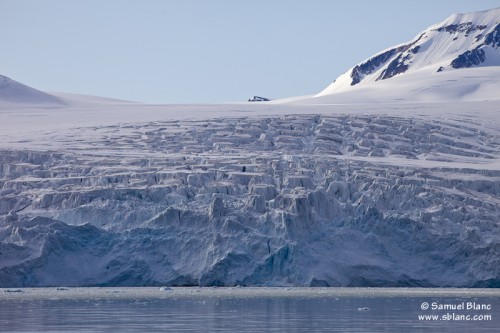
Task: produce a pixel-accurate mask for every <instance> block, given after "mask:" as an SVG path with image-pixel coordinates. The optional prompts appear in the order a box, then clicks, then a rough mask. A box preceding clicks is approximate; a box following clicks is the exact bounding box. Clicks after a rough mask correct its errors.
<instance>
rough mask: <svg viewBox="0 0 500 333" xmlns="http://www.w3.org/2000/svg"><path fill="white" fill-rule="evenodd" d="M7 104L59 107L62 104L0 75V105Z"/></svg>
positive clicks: (43, 93)
mask: <svg viewBox="0 0 500 333" xmlns="http://www.w3.org/2000/svg"><path fill="white" fill-rule="evenodd" d="M9 104H14V105H16V104H17V105H19V104H21V105H22V104H37V105H40V104H43V105H61V104H64V102H63V101H62V100H61V99H59V98H57V97H56V96H52V95H50V94H47V93H45V92H42V91H39V90H36V89H33V88H31V87H28V86H26V85H24V84H22V83H19V82H17V81H14V80H12V79H10V78H8V77H6V76H3V75H0V105H9Z"/></svg>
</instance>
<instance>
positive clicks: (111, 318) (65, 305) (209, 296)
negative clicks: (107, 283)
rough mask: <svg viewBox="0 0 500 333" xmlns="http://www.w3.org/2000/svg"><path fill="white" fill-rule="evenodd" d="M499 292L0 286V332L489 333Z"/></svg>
mask: <svg viewBox="0 0 500 333" xmlns="http://www.w3.org/2000/svg"><path fill="white" fill-rule="evenodd" d="M498 327H500V290H497V289H420V288H411V289H406V288H243V287H235V288H210V287H206V288H197V287H193V288H169V287H163V288H64V287H59V288H20V289H17V288H11V289H0V332H308V333H309V332H398V333H400V332H454V333H457V332H472V331H473V332H495V331H496V330H497V329H498Z"/></svg>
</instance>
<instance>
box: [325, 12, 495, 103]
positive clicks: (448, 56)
mask: <svg viewBox="0 0 500 333" xmlns="http://www.w3.org/2000/svg"><path fill="white" fill-rule="evenodd" d="M499 47H500V8H497V9H492V10H489V11H483V12H476V13H469V14H455V15H452V16H450V17H449V18H448V19H446V20H445V21H443V22H442V23H439V24H436V25H434V26H431V27H429V28H428V29H427V30H425V31H423V32H422V33H420V34H418V35H417V36H416V37H415V38H414V39H413V40H412V41H410V42H408V43H405V44H401V45H398V46H395V47H392V48H389V49H386V50H384V51H382V52H380V53H378V54H376V55H374V56H372V57H370V58H369V59H367V60H365V61H363V62H362V63H360V64H358V65H356V66H354V67H353V68H351V69H349V70H348V71H347V72H346V73H344V74H342V75H341V76H340V77H338V78H337V79H336V80H335V81H334V82H333V83H332V84H330V85H329V86H328V87H327V88H326V89H325V90H323V91H322V92H320V93H319V94H318V95H317V97H324V96H331V97H332V98H331V100H334V98H335V97H337V94H338V93H349V92H352V91H358V89H361V88H365V90H364V91H365V92H367V93H368V94H370V93H371V94H374V95H377V94H378V96H381V97H379V98H378V99H379V100H380V99H383V98H384V97H385V96H384V94H382V95H381V94H380V93H381V92H382V88H385V89H384V92H385V90H387V92H389V93H390V91H391V90H392V89H396V90H397V92H398V94H399V95H400V98H402V99H407V100H408V99H412V98H414V97H417V99H418V95H419V91H418V90H416V89H419V88H421V89H425V88H427V89H431V88H432V87H433V86H435V85H436V84H435V83H434V82H439V84H440V86H442V85H443V83H446V82H449V80H457V81H459V82H458V83H456V84H453V85H454V86H456V85H458V84H460V85H461V86H463V88H459V91H462V92H464V95H465V96H466V99H468V100H470V99H471V98H473V97H471V95H470V94H469V93H470V90H477V91H478V95H480V96H478V98H479V99H498V98H499V97H498V94H497V93H495V92H493V91H492V90H489V91H488V89H485V90H484V91H483V90H482V89H481V88H482V87H481V86H480V85H479V86H478V85H477V83H476V82H473V83H472V84H471V83H470V82H468V81H469V80H468V78H469V77H472V78H475V77H477V76H480V79H481V80H482V78H483V77H484V76H486V77H487V80H488V81H489V82H490V83H491V81H492V80H493V81H495V82H494V84H495V87H496V89H500V84H499V81H498V77H499V76H498V71H499V68H500V48H499ZM481 67H482V68H484V69H482V71H481V70H480V71H475V70H469V71H467V73H465V71H463V69H478V68H481ZM488 73H490V74H488ZM395 78H398V79H399V80H398V81H397V82H396V81H395V80H394V79H395ZM415 80H416V82H415ZM384 81H387V83H386V84H385V85H383V84H380V83H382V82H384ZM400 84H403V86H400ZM404 85H409V86H410V87H409V88H411V89H405V87H404ZM367 89H370V92H368V90H367ZM448 90H451V89H448ZM357 95H358V99H359V98H361V99H362V95H363V94H362V93H361V92H359V93H357ZM455 95H456V96H455V97H457V96H458V97H459V98H461V97H462V95H460V94H459V93H457V94H455ZM440 97H443V98H444V99H445V100H446V99H447V98H448V97H449V94H446V93H445V94H444V95H443V96H441V95H440V94H439V89H438V90H437V92H436V93H435V94H434V98H435V99H436V100H438V99H439V98H440ZM344 98H345V95H344Z"/></svg>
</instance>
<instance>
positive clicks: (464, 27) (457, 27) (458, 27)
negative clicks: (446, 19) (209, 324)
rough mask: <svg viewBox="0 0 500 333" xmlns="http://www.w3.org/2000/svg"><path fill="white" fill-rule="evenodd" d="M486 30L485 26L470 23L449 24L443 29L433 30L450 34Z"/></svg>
mask: <svg viewBox="0 0 500 333" xmlns="http://www.w3.org/2000/svg"><path fill="white" fill-rule="evenodd" d="M486 28H487V26H486V25H475V24H474V23H472V22H465V23H460V24H450V25H447V26H444V27H440V28H437V29H434V31H439V32H442V31H446V32H448V33H450V34H452V33H456V32H465V33H466V34H470V33H471V32H473V31H477V30H484V29H486Z"/></svg>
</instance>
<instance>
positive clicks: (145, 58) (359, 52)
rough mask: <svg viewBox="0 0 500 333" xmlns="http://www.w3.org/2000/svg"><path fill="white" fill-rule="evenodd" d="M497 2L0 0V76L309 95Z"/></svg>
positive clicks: (94, 87) (189, 97)
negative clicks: (451, 19)
mask: <svg viewBox="0 0 500 333" xmlns="http://www.w3.org/2000/svg"><path fill="white" fill-rule="evenodd" d="M496 7H500V0H495V1H493V0H480V1H471V0H439V1H438V0H419V1H398V0H377V1H369V0H338V1H335V0H307V1H306V0H303V1H298V0H267V1H266V0H252V1H245V0H211V1H208V0H177V1H174V0H172V1H171V0H144V1H136V0H133V1H132V0H106V1H104V0H85V1H83V0H81V1H76V0H75V1H67V0H0V31H1V33H0V74H2V75H5V76H8V77H10V78H12V79H14V80H16V81H19V82H22V83H24V84H27V85H29V86H31V87H34V88H36V89H39V90H43V91H48V92H69V93H78V94H86V95H95V96H104V97H110V98H118V99H124V100H132V101H138V102H144V103H153V104H177V103H224V102H238V101H246V100H247V99H248V98H250V97H252V96H254V95H258V96H264V97H268V98H273V99H274V98H283V97H290V96H300V95H308V94H315V93H318V92H319V91H321V90H322V89H324V88H325V87H326V86H327V85H328V84H329V83H331V82H332V81H333V80H335V78H336V77H338V76H339V75H340V74H342V73H344V72H345V71H347V70H348V69H349V68H350V67H352V66H354V65H356V64H357V63H359V62H361V61H363V60H365V59H367V58H369V57H370V56H371V55H373V54H375V53H377V52H379V51H381V50H383V49H386V48H388V47H391V46H393V45H396V44H400V43H404V42H407V41H409V40H411V39H413V37H415V36H416V35H417V34H418V33H419V32H420V31H422V30H424V29H426V28H427V27H428V26H430V25H432V24H435V23H439V22H440V21H443V20H444V19H446V18H447V17H448V16H450V15H451V14H453V13H462V12H470V11H478V10H486V9H491V8H496Z"/></svg>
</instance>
